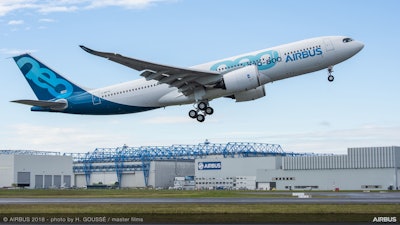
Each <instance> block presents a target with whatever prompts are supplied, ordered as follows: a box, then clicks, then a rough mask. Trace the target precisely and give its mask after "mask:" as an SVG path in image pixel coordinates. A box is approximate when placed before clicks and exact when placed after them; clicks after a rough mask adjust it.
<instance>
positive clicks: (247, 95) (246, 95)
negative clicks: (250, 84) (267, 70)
mask: <svg viewBox="0 0 400 225" xmlns="http://www.w3.org/2000/svg"><path fill="white" fill-rule="evenodd" d="M233 96H234V99H236V102H246V101H252V100H255V99H258V98H262V97H264V96H265V87H264V85H262V86H258V87H257V88H255V89H251V90H248V91H242V92H238V93H235V94H234V95H233Z"/></svg>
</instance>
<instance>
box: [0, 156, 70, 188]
mask: <svg viewBox="0 0 400 225" xmlns="http://www.w3.org/2000/svg"><path fill="white" fill-rule="evenodd" d="M73 177H74V173H73V172H72V157H71V156H65V155H61V154H60V153H59V152H45V151H30V150H17V151H12V150H0V187H26V188H70V187H72V186H73V185H74V184H73Z"/></svg>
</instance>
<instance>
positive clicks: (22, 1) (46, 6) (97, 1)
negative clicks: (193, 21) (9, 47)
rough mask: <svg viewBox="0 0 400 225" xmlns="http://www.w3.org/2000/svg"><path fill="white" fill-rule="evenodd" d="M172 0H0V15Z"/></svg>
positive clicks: (133, 6)
mask: <svg viewBox="0 0 400 225" xmlns="http://www.w3.org/2000/svg"><path fill="white" fill-rule="evenodd" d="M167 1H170V2H171V1H174V0H62V1H53V0H42V1H41V0H1V1H0V16H5V15H7V14H9V13H11V12H14V11H17V10H34V11H36V12H39V13H42V14H48V13H54V12H74V11H78V10H90V9H95V8H104V7H110V6H114V7H122V8H126V9H143V8H147V7H150V6H153V5H155V4H157V3H160V2H167Z"/></svg>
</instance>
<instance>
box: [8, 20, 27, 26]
mask: <svg viewBox="0 0 400 225" xmlns="http://www.w3.org/2000/svg"><path fill="white" fill-rule="evenodd" d="M7 24H8V25H12V26H13V25H22V24H24V21H23V20H10V21H8V23H7Z"/></svg>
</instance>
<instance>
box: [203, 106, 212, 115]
mask: <svg viewBox="0 0 400 225" xmlns="http://www.w3.org/2000/svg"><path fill="white" fill-rule="evenodd" d="M204 112H205V113H206V114H207V115H212V114H213V113H214V109H213V108H211V107H207V108H206V110H204Z"/></svg>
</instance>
